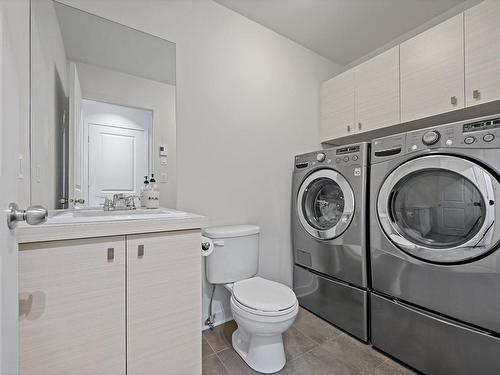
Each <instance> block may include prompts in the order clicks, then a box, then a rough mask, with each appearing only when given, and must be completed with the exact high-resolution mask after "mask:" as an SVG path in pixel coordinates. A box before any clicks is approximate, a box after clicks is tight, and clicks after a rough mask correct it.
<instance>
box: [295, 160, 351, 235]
mask: <svg viewBox="0 0 500 375" xmlns="http://www.w3.org/2000/svg"><path fill="white" fill-rule="evenodd" d="M297 215H298V217H299V221H300V223H301V224H302V226H303V227H304V229H305V230H306V231H307V232H308V233H309V234H310V235H311V236H313V237H315V238H317V239H321V240H330V239H333V238H336V237H338V236H340V235H341V234H342V233H344V231H345V230H346V229H347V228H348V227H349V224H350V223H351V221H352V218H353V215H354V193H353V191H352V188H351V186H350V185H349V182H347V180H346V179H345V177H344V176H343V175H342V174H340V173H339V172H337V171H334V170H333V169H320V170H317V171H315V172H313V173H312V174H310V175H309V176H308V177H306V178H305V179H304V181H303V182H302V184H301V186H300V189H299V193H298V195H297Z"/></svg>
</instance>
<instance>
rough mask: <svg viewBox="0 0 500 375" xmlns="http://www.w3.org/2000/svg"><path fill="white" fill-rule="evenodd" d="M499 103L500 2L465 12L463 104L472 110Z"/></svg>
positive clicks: (490, 2) (482, 4)
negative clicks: (488, 103) (485, 104)
mask: <svg viewBox="0 0 500 375" xmlns="http://www.w3.org/2000/svg"><path fill="white" fill-rule="evenodd" d="M499 99H500V1H496V0H489V1H485V2H483V3H480V4H479V5H476V6H475V7H472V8H470V9H468V10H467V11H466V12H465V101H466V105H467V106H468V107H469V106H473V105H476V104H480V103H485V102H490V101H492V100H499Z"/></svg>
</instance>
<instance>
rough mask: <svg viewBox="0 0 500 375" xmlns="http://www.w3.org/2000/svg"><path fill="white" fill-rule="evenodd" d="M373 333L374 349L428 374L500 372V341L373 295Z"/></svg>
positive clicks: (494, 373)
mask: <svg viewBox="0 0 500 375" xmlns="http://www.w3.org/2000/svg"><path fill="white" fill-rule="evenodd" d="M371 334H372V344H373V346H375V347H376V348H378V349H380V350H382V351H384V352H386V353H387V354H389V355H391V356H393V357H395V358H397V359H399V360H400V361H402V362H404V363H406V364H408V365H410V366H412V367H414V368H415V369H417V370H419V371H422V372H423V373H425V374H429V375H434V374H443V375H449V374H454V375H461V374H463V375H469V374H481V375H489V374H491V375H497V374H498V373H499V371H500V338H497V337H494V336H491V335H489V334H486V333H484V332H481V331H478V330H475V329H473V328H471V327H468V326H465V325H461V324H460V323H458V322H454V321H452V320H449V319H446V318H443V317H440V316H437V315H434V314H431V313H428V312H425V311H422V310H419V309H416V308H413V307H410V306H408V305H406V304H403V303H401V302H399V301H398V302H395V301H392V300H389V299H387V298H385V297H382V296H379V295H376V294H373V293H372V294H371Z"/></svg>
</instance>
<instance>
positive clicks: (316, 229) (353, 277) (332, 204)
mask: <svg viewBox="0 0 500 375" xmlns="http://www.w3.org/2000/svg"><path fill="white" fill-rule="evenodd" d="M368 155H369V145H368V144H367V143H358V144H353V145H348V146H342V147H336V148H330V149H326V150H322V151H317V152H310V153H307V154H303V155H298V156H296V157H295V169H294V173H293V188H292V233H293V235H292V237H293V251H294V261H295V266H294V291H295V293H296V295H297V298H298V300H299V303H300V305H302V306H303V307H305V308H307V309H308V310H310V311H312V312H313V313H315V314H316V315H318V316H320V317H322V318H324V319H325V320H327V321H329V322H331V323H333V324H335V325H336V326H338V327H340V328H342V329H343V330H345V331H347V332H349V333H350V334H352V335H354V336H356V337H358V338H359V339H361V340H363V341H367V340H368V329H367V326H368V310H367V305H368V277H367V258H366V251H367V250H366V239H367V231H366V210H365V205H366V199H367V181H368Z"/></svg>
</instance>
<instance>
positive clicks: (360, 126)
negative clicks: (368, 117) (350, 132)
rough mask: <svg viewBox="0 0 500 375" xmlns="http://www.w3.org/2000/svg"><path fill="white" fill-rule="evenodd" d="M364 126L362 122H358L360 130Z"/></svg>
mask: <svg viewBox="0 0 500 375" xmlns="http://www.w3.org/2000/svg"><path fill="white" fill-rule="evenodd" d="M362 127H363V126H362V125H361V123H360V122H358V129H359V130H361V128H362Z"/></svg>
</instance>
